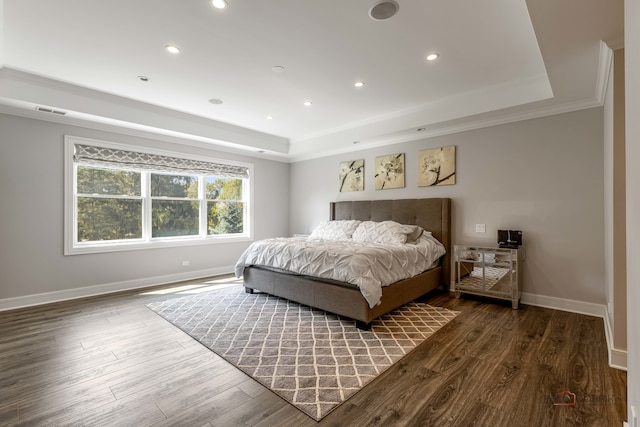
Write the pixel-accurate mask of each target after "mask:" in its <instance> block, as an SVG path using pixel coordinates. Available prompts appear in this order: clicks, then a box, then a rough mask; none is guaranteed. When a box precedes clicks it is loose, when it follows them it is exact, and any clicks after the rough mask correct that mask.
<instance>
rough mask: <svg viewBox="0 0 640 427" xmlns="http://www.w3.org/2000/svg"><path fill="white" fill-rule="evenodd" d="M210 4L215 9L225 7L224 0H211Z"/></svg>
mask: <svg viewBox="0 0 640 427" xmlns="http://www.w3.org/2000/svg"><path fill="white" fill-rule="evenodd" d="M211 5H212V6H213V7H215V8H216V9H224V8H225V7H227V2H226V1H225V0H211Z"/></svg>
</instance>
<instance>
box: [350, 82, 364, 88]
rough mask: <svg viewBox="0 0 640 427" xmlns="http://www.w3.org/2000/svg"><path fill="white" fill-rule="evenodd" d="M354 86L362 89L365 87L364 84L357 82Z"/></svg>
mask: <svg viewBox="0 0 640 427" xmlns="http://www.w3.org/2000/svg"><path fill="white" fill-rule="evenodd" d="M353 85H354V86H355V87H362V86H364V82H355V83H354V84H353Z"/></svg>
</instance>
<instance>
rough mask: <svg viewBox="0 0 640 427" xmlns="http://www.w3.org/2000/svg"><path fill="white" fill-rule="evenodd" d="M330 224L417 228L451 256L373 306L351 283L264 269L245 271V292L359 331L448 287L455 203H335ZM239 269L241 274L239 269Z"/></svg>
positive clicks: (395, 286) (391, 288) (385, 291)
mask: <svg viewBox="0 0 640 427" xmlns="http://www.w3.org/2000/svg"><path fill="white" fill-rule="evenodd" d="M330 220H359V221H377V222H382V221H395V222H397V223H400V224H407V225H418V226H420V227H422V228H423V229H424V230H427V231H429V232H431V234H432V236H433V237H435V238H436V239H437V240H438V241H439V242H440V243H442V245H443V246H444V249H445V251H446V253H445V254H444V255H443V256H442V257H441V258H440V259H439V260H438V261H437V263H436V264H437V265H435V267H433V268H431V269H429V270H427V271H424V272H422V273H420V274H417V275H415V276H413V277H410V278H407V279H404V280H400V281H398V282H395V283H392V284H390V285H388V286H383V287H382V296H381V298H380V303H379V304H377V305H375V306H373V307H371V306H370V304H369V302H367V300H366V299H365V297H364V296H363V294H362V292H361V291H360V289H358V288H357V287H354V286H353V285H350V284H347V283H341V282H337V281H334V280H326V279H319V278H317V277H310V276H307V275H300V274H292V273H290V272H287V271H282V270H279V269H274V268H270V267H268V266H260V265H245V266H243V268H242V269H241V271H242V276H243V278H244V287H245V290H246V292H249V293H253V292H255V291H259V292H263V293H267V294H270V295H274V296H278V297H282V298H286V299H288V300H291V301H295V302H298V303H301V304H305V305H308V306H311V307H315V308H318V309H321V310H325V311H328V312H331V313H335V314H338V315H341V316H344V317H348V318H351V319H354V320H355V321H356V326H357V327H358V328H360V329H369V328H370V326H371V322H372V321H373V320H374V319H376V318H378V317H380V316H382V315H383V314H386V313H388V312H390V311H392V310H394V309H396V308H398V307H400V306H402V305H404V304H406V303H408V302H410V301H413V300H415V299H416V298H418V297H420V296H422V295H424V294H426V293H427V292H429V291H431V290H434V289H436V288H439V287H440V288H445V289H448V287H449V283H450V268H451V199H448V198H428V199H400V200H372V201H340V202H333V203H331V204H330ZM237 271H238V270H237Z"/></svg>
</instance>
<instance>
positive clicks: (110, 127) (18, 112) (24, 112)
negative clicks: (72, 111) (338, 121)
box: [0, 98, 289, 163]
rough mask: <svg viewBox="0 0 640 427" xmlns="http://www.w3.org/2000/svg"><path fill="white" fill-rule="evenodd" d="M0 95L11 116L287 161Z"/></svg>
mask: <svg viewBox="0 0 640 427" xmlns="http://www.w3.org/2000/svg"><path fill="white" fill-rule="evenodd" d="M4 101H5V102H3V100H2V99H1V98H0V114H7V115H11V116H18V117H24V118H28V119H35V120H42V121H45V122H50V123H59V124H63V125H69V126H77V127H81V128H85V129H92V130H98V131H103V132H112V133H118V134H121V135H127V136H133V137H137V138H145V139H151V140H156V141H163V142H169V143H173V144H179V145H184V146H189V147H194V148H200V149H205V150H211V151H217V152H223V153H230V154H236V155H241V156H248V157H254V158H260V159H267V160H275V161H279V162H285V163H288V162H289V159H288V157H287V155H285V154H278V153H268V152H264V153H260V152H257V151H256V150H255V149H251V150H250V149H248V148H247V147H244V146H243V147H242V148H238V147H234V146H233V145H232V144H227V145H223V144H221V143H220V142H219V141H211V140H207V139H206V138H197V137H195V136H194V135H179V134H175V135H169V134H167V133H164V132H154V131H153V130H144V129H135V128H133V127H128V126H118V125H116V124H109V123H101V122H98V121H93V120H85V119H80V118H77V117H73V116H67V115H65V116H61V115H58V114H47V113H42V112H38V111H36V110H35V108H25V107H24V106H23V105H22V106H14V105H8V104H7V103H6V100H4Z"/></svg>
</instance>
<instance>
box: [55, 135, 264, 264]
mask: <svg viewBox="0 0 640 427" xmlns="http://www.w3.org/2000/svg"><path fill="white" fill-rule="evenodd" d="M65 149H66V177H65V178H66V184H65V189H66V191H65V198H66V201H65V254H76V253H88V252H89V253H90V252H106V251H118V250H127V249H140V248H144V247H165V246H175V245H188V244H202V243H214V242H223V241H224V242H229V241H239V240H250V239H251V237H252V236H251V234H252V233H251V227H250V224H251V203H250V200H251V199H250V195H251V191H250V190H251V187H252V185H251V183H252V181H251V173H250V172H251V171H252V165H250V164H244V163H238V162H227V161H225V162H222V161H219V160H217V161H212V160H211V159H206V158H201V157H194V156H188V157H184V156H182V155H181V156H180V157H177V156H176V155H175V154H174V153H165V152H158V151H152V150H148V149H142V148H134V147H129V146H121V145H118V144H110V143H106V142H98V141H92V140H86V139H83V138H77V137H70V136H68V137H66V147H65Z"/></svg>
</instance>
